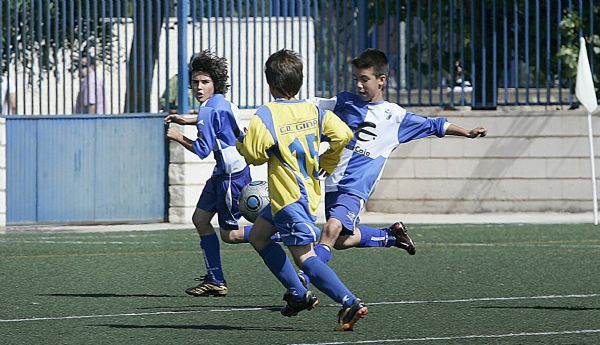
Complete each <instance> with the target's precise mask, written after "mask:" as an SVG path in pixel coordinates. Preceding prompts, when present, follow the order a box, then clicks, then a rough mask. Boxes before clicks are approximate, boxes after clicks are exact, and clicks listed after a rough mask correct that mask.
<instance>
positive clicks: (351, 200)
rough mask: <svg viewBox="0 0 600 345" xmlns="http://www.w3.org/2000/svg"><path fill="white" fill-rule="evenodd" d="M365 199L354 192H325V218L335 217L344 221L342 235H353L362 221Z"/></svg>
mask: <svg viewBox="0 0 600 345" xmlns="http://www.w3.org/2000/svg"><path fill="white" fill-rule="evenodd" d="M364 207H365V201H364V200H363V199H362V198H360V197H358V196H356V195H353V194H348V193H344V192H328V193H325V219H327V220H329V218H335V219H337V220H339V221H340V222H341V223H342V227H343V229H342V232H341V234H342V235H352V234H353V233H354V229H355V228H356V227H357V226H358V224H359V223H360V217H359V214H360V212H361V211H362V209H363V208H364Z"/></svg>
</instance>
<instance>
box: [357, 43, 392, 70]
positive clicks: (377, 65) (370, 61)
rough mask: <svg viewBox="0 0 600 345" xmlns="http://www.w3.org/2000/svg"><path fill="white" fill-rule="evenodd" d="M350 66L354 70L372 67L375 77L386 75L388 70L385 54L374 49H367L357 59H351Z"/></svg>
mask: <svg viewBox="0 0 600 345" xmlns="http://www.w3.org/2000/svg"><path fill="white" fill-rule="evenodd" d="M352 66H354V67H355V68H371V67H373V71H374V72H375V76H377V77H380V76H382V75H388V73H389V69H390V66H389V63H388V59H387V56H385V53H384V52H382V51H381V50H377V49H374V48H368V49H366V50H364V51H363V52H362V53H360V55H358V57H355V58H354V59H352Z"/></svg>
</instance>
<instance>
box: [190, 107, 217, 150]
mask: <svg viewBox="0 0 600 345" xmlns="http://www.w3.org/2000/svg"><path fill="white" fill-rule="evenodd" d="M220 127H221V123H220V119H219V116H218V113H217V111H216V110H215V109H213V108H209V107H201V108H200V112H199V113H198V116H197V117H196V128H198V138H197V139H196V141H194V143H193V144H192V147H193V148H194V152H195V153H196V154H197V155H198V157H200V158H202V159H204V158H206V157H208V155H209V154H210V153H211V152H212V150H213V147H214V145H215V140H216V137H217V131H218V130H219V128H220Z"/></svg>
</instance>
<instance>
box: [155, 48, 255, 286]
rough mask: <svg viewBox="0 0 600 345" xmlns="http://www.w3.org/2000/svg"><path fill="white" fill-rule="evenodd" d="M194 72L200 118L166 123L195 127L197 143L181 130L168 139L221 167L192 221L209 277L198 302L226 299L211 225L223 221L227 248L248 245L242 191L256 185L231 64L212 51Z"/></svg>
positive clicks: (196, 62) (193, 65)
mask: <svg viewBox="0 0 600 345" xmlns="http://www.w3.org/2000/svg"><path fill="white" fill-rule="evenodd" d="M188 68H189V77H190V86H191V89H192V93H193V95H194V96H195V97H196V99H197V100H198V102H199V103H200V108H199V109H198V116H196V117H195V118H187V117H183V116H180V115H169V116H167V117H166V118H165V121H166V122H167V123H170V122H174V123H177V124H180V125H195V126H196V127H197V129H198V137H197V138H196V139H195V140H192V139H190V138H187V137H185V136H184V135H183V134H182V133H181V132H179V131H178V130H176V129H174V128H169V129H168V130H167V138H168V139H169V140H173V141H176V142H178V143H179V144H181V145H182V146H183V147H184V148H186V149H187V150H189V151H190V152H192V153H194V154H196V155H198V157H200V159H204V158H206V157H208V156H209V155H210V154H211V152H212V154H213V156H214V158H215V161H216V165H215V167H214V169H213V173H212V176H211V177H210V178H209V179H208V181H206V185H205V187H204V189H203V191H202V194H201V195H200V198H199V200H198V204H197V205H196V210H195V211H194V215H193V216H192V221H193V223H194V226H195V227H196V230H197V231H198V235H199V236H200V249H201V251H202V253H203V257H204V264H205V266H206V272H207V273H206V275H205V276H204V277H201V278H198V279H197V280H199V281H200V283H199V284H198V285H197V286H194V287H191V288H188V289H186V290H185V292H186V293H187V294H188V295H192V296H225V295H227V292H228V288H227V283H226V282H225V278H224V274H223V268H222V265H221V253H220V246H219V238H218V237H217V234H216V233H215V230H214V228H213V226H212V225H211V220H212V218H213V217H214V216H215V214H217V215H218V220H219V227H220V235H221V239H222V240H223V241H224V242H227V243H241V242H247V241H246V240H244V228H239V226H238V220H239V218H240V212H239V210H238V203H237V200H238V196H239V194H240V191H241V189H242V188H243V187H244V186H245V185H246V184H248V183H249V182H250V181H251V180H252V179H251V177H250V169H249V167H248V165H247V164H246V161H245V160H244V157H242V156H241V155H240V154H239V152H238V151H237V149H236V147H235V142H236V139H237V134H238V133H239V131H240V126H239V112H240V111H239V109H238V107H237V106H235V105H234V104H232V103H231V102H229V101H228V100H227V99H225V97H224V96H223V95H224V94H225V93H226V92H227V90H228V88H229V85H227V79H228V75H227V60H226V59H225V58H221V57H218V56H216V55H215V54H213V53H211V52H210V51H207V50H206V51H203V52H202V53H199V54H196V55H194V56H193V57H192V60H191V61H190V64H189V66H188ZM248 228H249V227H248Z"/></svg>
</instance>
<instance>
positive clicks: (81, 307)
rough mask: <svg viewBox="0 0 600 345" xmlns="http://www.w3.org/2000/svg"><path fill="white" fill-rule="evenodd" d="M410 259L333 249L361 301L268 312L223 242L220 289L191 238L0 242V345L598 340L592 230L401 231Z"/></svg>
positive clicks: (254, 258)
mask: <svg viewBox="0 0 600 345" xmlns="http://www.w3.org/2000/svg"><path fill="white" fill-rule="evenodd" d="M409 229H410V231H411V233H412V235H413V238H414V239H415V242H416V245H417V255H415V256H409V255H407V254H406V253H405V252H404V251H401V250H399V249H395V248H388V249H352V250H346V251H338V252H335V253H334V256H333V260H332V266H333V267H334V268H335V270H336V271H337V272H338V273H339V275H340V277H341V278H342V279H343V280H344V281H345V282H346V283H347V285H348V286H349V287H350V288H351V289H352V290H353V291H354V292H355V293H356V294H357V295H358V296H359V297H361V298H362V299H363V300H364V301H366V302H367V303H368V305H369V310H370V313H369V315H368V317H367V318H366V319H364V320H362V321H360V322H359V323H358V324H357V326H356V329H355V331H354V332H348V333H336V332H333V331H332V330H333V327H334V324H335V320H336V314H337V311H338V308H339V307H338V306H337V305H335V303H334V302H333V301H331V300H330V299H328V298H327V297H326V296H325V295H324V294H323V293H319V292H317V296H319V297H320V301H321V304H320V305H319V307H317V308H316V309H315V310H313V311H310V312H303V313H301V314H300V315H299V316H297V317H293V318H285V317H282V316H281V315H280V314H279V308H280V307H281V306H282V305H283V302H282V300H281V297H282V294H283V290H282V288H281V286H280V285H279V283H278V282H277V281H276V280H275V278H274V277H273V276H271V274H270V273H269V272H268V271H267V269H266V267H265V266H264V264H263V263H262V261H261V260H260V258H259V256H258V255H257V254H256V253H255V252H254V251H253V250H252V248H251V247H250V245H247V244H244V245H223V246H222V254H223V262H224V269H225V274H226V279H227V282H228V285H229V288H230V293H229V295H228V296H227V297H225V298H194V297H189V296H187V295H185V294H184V293H183V290H184V289H185V288H186V287H189V286H191V285H190V284H193V283H194V281H193V278H194V277H195V276H198V275H200V274H201V273H202V274H203V273H204V272H203V268H202V267H203V265H202V262H201V260H202V259H201V256H200V255H199V252H198V250H197V248H198V244H197V236H196V234H195V231H194V230H165V231H133V232H105V233H74V232H59V233H47V232H46V233H44V232H37V233H33V232H21V233H8V234H2V235H0V344H3V345H4V344H395V343H397V344H600V227H594V226H592V225H447V226H444V225H413V226H409Z"/></svg>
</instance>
